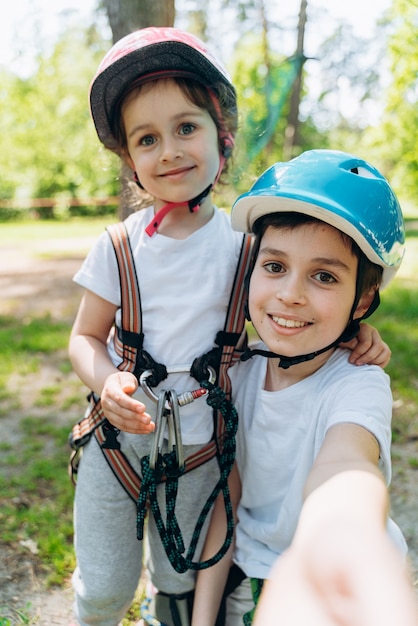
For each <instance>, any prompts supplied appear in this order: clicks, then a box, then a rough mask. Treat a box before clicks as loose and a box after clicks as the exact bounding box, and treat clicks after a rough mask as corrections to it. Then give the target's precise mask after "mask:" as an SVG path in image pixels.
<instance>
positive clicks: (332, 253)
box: [249, 223, 362, 369]
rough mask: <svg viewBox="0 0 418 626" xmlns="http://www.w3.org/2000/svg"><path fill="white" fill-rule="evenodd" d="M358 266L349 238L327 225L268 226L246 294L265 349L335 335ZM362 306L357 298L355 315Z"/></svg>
mask: <svg viewBox="0 0 418 626" xmlns="http://www.w3.org/2000/svg"><path fill="white" fill-rule="evenodd" d="M357 266H358V260H357V257H356V256H355V255H354V254H353V252H352V251H351V248H350V245H349V243H348V242H347V241H344V240H343V238H342V236H341V233H340V232H339V231H338V230H336V229H335V228H333V227H332V226H329V225H328V224H316V223H310V224H304V225H301V226H297V227H295V228H280V229H279V228H273V227H272V226H269V227H268V228H267V230H266V232H265V233H264V236H263V238H262V241H261V245H260V250H259V253H258V257H257V260H256V263H255V266H254V271H253V273H252V276H251V281H250V295H249V311H250V316H251V321H252V323H253V325H254V327H255V329H256V330H257V333H258V334H259V336H260V338H261V339H262V340H263V341H264V343H265V344H266V345H267V346H268V348H269V350H271V351H272V352H275V353H278V354H283V355H285V356H296V355H300V354H307V353H311V352H314V351H316V350H320V349H321V348H324V347H325V346H327V345H329V344H330V343H332V342H333V341H335V340H336V339H338V337H339V336H340V335H341V333H342V331H343V330H344V329H345V328H346V326H347V323H348V321H349V317H350V312H351V308H352V306H353V302H354V298H355V290H356V279H357ZM361 310H362V309H361V300H360V304H359V306H358V308H357V309H356V314H355V317H358V316H359V315H360V314H361V313H360V311H361ZM326 358H328V357H327V356H325V359H326ZM315 361H316V359H315ZM312 365H313V364H312ZM317 367H318V364H317V363H315V365H314V368H315V369H316V368H317Z"/></svg>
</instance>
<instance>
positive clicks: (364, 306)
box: [353, 287, 378, 320]
mask: <svg viewBox="0 0 418 626" xmlns="http://www.w3.org/2000/svg"><path fill="white" fill-rule="evenodd" d="M377 289H378V288H377V287H371V288H370V289H369V291H368V292H367V293H364V294H363V295H362V296H361V298H360V300H359V302H358V305H357V307H356V309H355V311H354V313H353V319H354V320H356V319H361V318H362V317H363V315H364V314H365V313H367V311H368V310H369V309H370V307H371V305H372V302H373V301H374V299H375V296H376V291H377Z"/></svg>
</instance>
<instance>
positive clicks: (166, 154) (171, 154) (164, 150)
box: [160, 137, 183, 162]
mask: <svg viewBox="0 0 418 626" xmlns="http://www.w3.org/2000/svg"><path fill="white" fill-rule="evenodd" d="M181 156H183V152H182V150H181V147H180V145H179V144H178V142H177V141H176V139H175V138H174V137H168V138H165V139H164V140H162V142H161V153H160V159H161V161H163V162H166V161H173V160H175V159H178V158H180V157H181Z"/></svg>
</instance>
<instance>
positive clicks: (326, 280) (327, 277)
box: [315, 272, 336, 284]
mask: <svg viewBox="0 0 418 626" xmlns="http://www.w3.org/2000/svg"><path fill="white" fill-rule="evenodd" d="M315 278H316V280H318V281H319V282H320V283H323V284H331V283H335V282H336V280H335V278H334V276H332V275H331V274H329V273H328V272H318V273H317V274H315Z"/></svg>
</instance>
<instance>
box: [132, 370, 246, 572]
mask: <svg viewBox="0 0 418 626" xmlns="http://www.w3.org/2000/svg"><path fill="white" fill-rule="evenodd" d="M201 386H202V387H203V388H205V389H207V390H208V396H207V399H206V401H207V403H208V404H209V406H211V407H212V408H213V409H215V410H216V411H219V412H220V413H221V415H222V418H223V419H224V421H225V434H224V438H223V442H222V444H223V445H222V449H220V446H219V445H218V452H217V458H218V465H219V470H220V475H219V480H218V482H217V483H216V485H215V487H214V489H213V491H212V493H211V495H210V496H209V498H208V499H207V501H206V503H205V504H204V506H203V508H202V511H201V512H200V515H199V517H198V520H197V523H196V526H195V529H194V531H193V536H192V540H191V542H190V547H189V549H188V551H187V554H186V556H183V555H184V552H185V546H184V541H183V537H182V534H181V530H180V528H179V525H178V522H177V518H176V514H175V506H176V498H177V489H178V480H179V478H180V476H181V475H182V474H183V472H184V468H179V467H178V465H177V463H176V458H175V452H174V451H172V452H169V453H167V454H159V456H158V458H157V462H156V465H155V469H151V468H150V465H149V456H145V457H143V458H142V459H141V465H142V485H141V490H140V493H139V497H138V501H137V537H138V539H139V540H142V539H143V536H144V520H145V512H146V502H147V499H148V500H149V503H150V508H151V511H152V513H153V515H154V520H155V524H156V527H157V530H158V533H159V535H160V538H161V542H162V544H163V546H164V550H165V552H166V554H167V557H168V559H169V561H170V563H171V565H172V566H173V568H174V569H175V570H176V571H177V572H179V573H184V572H186V571H187V570H201V569H206V568H208V567H211V566H212V565H215V564H216V563H218V562H219V561H220V560H221V559H222V557H223V556H224V555H225V554H226V552H227V551H228V549H229V547H230V545H231V543H232V539H233V534H234V516H233V509H232V503H231V497H230V493H229V487H228V477H229V474H230V472H231V469H232V466H233V464H234V461H235V448H236V440H235V436H236V432H237V428H238V415H237V411H236V409H235V407H234V405H233V404H232V402H230V401H229V400H228V399H227V397H226V395H225V392H224V391H223V390H222V389H221V388H220V387H218V386H215V385H213V384H212V383H211V382H209V381H203V382H202V383H201ZM164 474H165V475H166V478H167V479H166V509H167V515H166V523H164V520H163V517H162V514H161V510H160V507H159V504H158V499H157V484H158V483H159V482H161V478H162V476H163V475H164ZM221 492H222V494H223V499H224V503H225V512H226V519H227V529H226V533H225V539H224V543H223V545H222V547H221V548H220V549H219V551H218V552H217V553H216V554H215V555H214V556H212V557H211V558H210V559H207V560H206V561H194V560H193V558H194V554H195V551H196V547H197V543H198V541H199V537H200V533H201V531H202V527H203V525H204V523H205V521H206V518H207V516H208V514H209V512H210V510H211V508H212V507H213V505H214V503H215V500H216V499H217V497H218V495H219V494H220V493H221Z"/></svg>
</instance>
